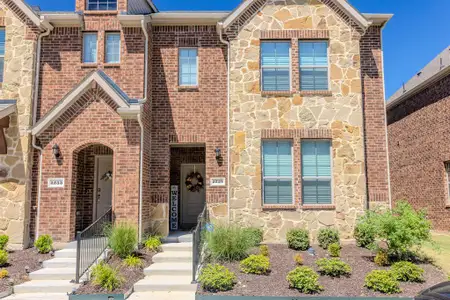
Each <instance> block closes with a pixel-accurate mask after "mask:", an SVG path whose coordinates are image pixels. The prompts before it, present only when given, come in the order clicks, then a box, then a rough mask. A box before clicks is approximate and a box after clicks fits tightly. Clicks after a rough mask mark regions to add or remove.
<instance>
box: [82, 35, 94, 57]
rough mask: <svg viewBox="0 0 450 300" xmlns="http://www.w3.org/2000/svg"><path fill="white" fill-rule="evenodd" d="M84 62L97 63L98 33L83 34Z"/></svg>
mask: <svg viewBox="0 0 450 300" xmlns="http://www.w3.org/2000/svg"><path fill="white" fill-rule="evenodd" d="M83 62H84V63H96V62H97V33H93V32H88V33H84V34H83Z"/></svg>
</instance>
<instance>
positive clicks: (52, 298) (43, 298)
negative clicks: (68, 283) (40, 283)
mask: <svg viewBox="0 0 450 300" xmlns="http://www.w3.org/2000/svg"><path fill="white" fill-rule="evenodd" d="M67 299H68V297H67V294H66V293H53V294H48V293H36V294H35V293H30V294H12V295H11V296H9V297H6V298H3V300H67Z"/></svg>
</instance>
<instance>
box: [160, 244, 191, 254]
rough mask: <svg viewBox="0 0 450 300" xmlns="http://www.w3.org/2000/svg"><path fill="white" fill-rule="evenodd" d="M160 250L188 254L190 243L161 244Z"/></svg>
mask: <svg viewBox="0 0 450 300" xmlns="http://www.w3.org/2000/svg"><path fill="white" fill-rule="evenodd" d="M161 249H162V251H163V252H171V251H172V252H189V251H192V243H191V242H188V243H168V244H162V246H161Z"/></svg>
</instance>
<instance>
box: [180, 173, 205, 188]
mask: <svg viewBox="0 0 450 300" xmlns="http://www.w3.org/2000/svg"><path fill="white" fill-rule="evenodd" d="M184 184H186V188H187V189H188V191H189V192H200V190H201V189H202V188H203V177H202V175H201V174H200V173H199V172H192V173H191V174H189V175H188V176H187V177H186V181H185V182H184Z"/></svg>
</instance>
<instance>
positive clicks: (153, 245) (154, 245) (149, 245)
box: [144, 236, 162, 252]
mask: <svg viewBox="0 0 450 300" xmlns="http://www.w3.org/2000/svg"><path fill="white" fill-rule="evenodd" d="M161 245H162V243H161V238H160V237H159V236H150V237H148V238H147V240H146V241H145V242H144V247H145V248H146V249H147V250H150V251H154V252H158V251H159V250H160V249H161V248H160V247H161Z"/></svg>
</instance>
